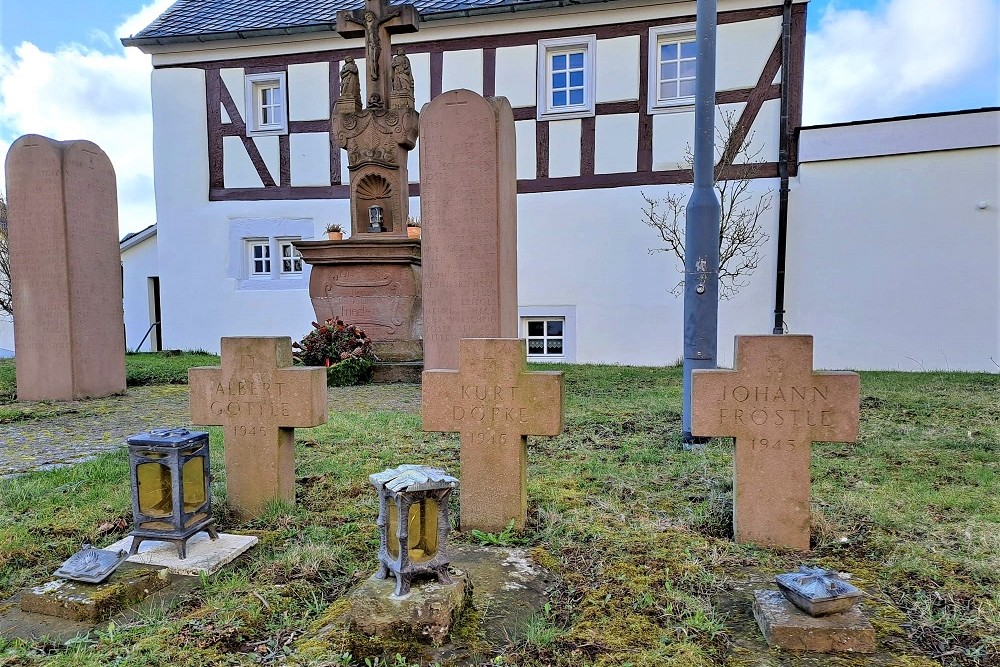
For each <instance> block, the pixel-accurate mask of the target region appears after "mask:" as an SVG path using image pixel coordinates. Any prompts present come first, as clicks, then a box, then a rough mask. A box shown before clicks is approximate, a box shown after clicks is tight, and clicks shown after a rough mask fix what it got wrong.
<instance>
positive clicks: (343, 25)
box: [337, 0, 419, 103]
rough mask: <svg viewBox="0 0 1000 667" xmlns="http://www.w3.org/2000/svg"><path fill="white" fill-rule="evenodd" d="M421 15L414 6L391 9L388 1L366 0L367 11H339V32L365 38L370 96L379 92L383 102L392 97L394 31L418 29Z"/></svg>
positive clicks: (343, 34)
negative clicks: (391, 57)
mask: <svg viewBox="0 0 1000 667" xmlns="http://www.w3.org/2000/svg"><path fill="white" fill-rule="evenodd" d="M418 20H419V17H418V15H417V10H416V9H414V7H413V5H396V6H394V7H392V8H391V9H390V7H389V3H388V2H386V0H365V8H364V9H363V10H361V9H356V10H353V11H350V10H341V11H339V12H337V32H339V33H340V34H341V35H342V36H344V37H348V38H350V37H364V38H365V69H366V70H367V76H368V98H369V99H373V97H374V95H375V94H377V95H379V99H380V100H382V102H383V103H387V102H388V100H389V93H390V92H391V91H390V88H389V85H390V77H388V76H381V74H382V73H383V72H388V71H389V60H390V56H391V49H390V47H391V42H390V38H389V35H390V34H394V33H404V32H416V31H417V29H418V28H417V21H418Z"/></svg>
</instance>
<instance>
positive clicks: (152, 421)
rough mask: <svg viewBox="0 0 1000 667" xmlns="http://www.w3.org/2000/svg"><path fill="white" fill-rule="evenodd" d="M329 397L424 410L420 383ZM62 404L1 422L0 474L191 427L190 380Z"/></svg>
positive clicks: (349, 405) (339, 390) (338, 391)
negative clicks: (148, 433)
mask: <svg viewBox="0 0 1000 667" xmlns="http://www.w3.org/2000/svg"><path fill="white" fill-rule="evenodd" d="M329 397H330V398H329V400H330V410H331V413H332V412H334V411H336V412H344V411H352V412H353V411H370V410H392V411H400V412H420V386H419V385H412V384H410V385H408V384H398V385H366V386H361V387H333V388H331V389H330V390H329ZM16 405H23V406H28V405H29V404H26V403H19V404H16ZM58 408H59V411H60V412H62V414H58V415H55V416H51V417H45V418H41V419H32V420H27V421H19V422H14V423H10V424H0V477H4V476H7V475H15V474H19V473H24V472H28V471H31V470H43V469H47V468H50V467H55V466H60V465H67V464H70V463H77V462H79V461H82V460H85V459H87V458H89V457H91V456H93V455H94V454H96V453H98V452H105V451H109V450H113V449H116V448H118V447H121V446H122V445H124V443H125V438H127V437H128V436H130V435H133V434H135V433H140V432H142V431H145V430H148V429H151V428H162V427H188V428H190V413H189V412H188V388H187V386H186V385H160V386H154V387H130V388H129V390H128V392H127V393H126V394H125V395H124V396H111V397H109V398H99V399H93V400H89V401H70V402H66V403H59V404H58Z"/></svg>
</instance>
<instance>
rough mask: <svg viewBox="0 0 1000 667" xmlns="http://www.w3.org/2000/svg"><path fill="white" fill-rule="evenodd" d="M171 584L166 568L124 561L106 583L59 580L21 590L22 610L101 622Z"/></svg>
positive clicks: (73, 619)
mask: <svg viewBox="0 0 1000 667" xmlns="http://www.w3.org/2000/svg"><path fill="white" fill-rule="evenodd" d="M169 583H170V577H169V573H168V572H167V570H166V568H163V567H155V566H150V565H140V564H138V563H129V562H125V563H122V564H121V565H120V566H119V567H118V569H117V570H115V571H114V572H113V573H112V575H111V576H110V577H109V578H108V580H107V581H105V582H104V583H103V584H84V583H81V582H78V581H67V580H66V579H56V580H54V581H50V582H48V583H46V584H42V585H41V586H35V587H34V588H28V589H25V590H24V591H22V592H21V605H20V606H21V610H22V611H27V612H32V613H35V614H43V615H45V616H56V617H58V618H65V619H68V620H71V621H81V622H84V623H99V622H100V621H103V620H105V619H108V618H111V617H112V616H114V615H115V614H117V613H119V612H120V611H122V609H125V608H126V607H129V606H131V605H134V604H136V603H137V602H140V601H142V600H144V599H145V598H146V597H148V596H149V595H150V594H151V593H154V592H155V591H158V590H160V589H161V588H164V587H165V586H167V584H169Z"/></svg>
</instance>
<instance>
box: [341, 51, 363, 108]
mask: <svg viewBox="0 0 1000 667" xmlns="http://www.w3.org/2000/svg"><path fill="white" fill-rule="evenodd" d="M340 96H341V97H344V98H351V99H360V98H361V81H360V80H359V79H358V66H357V64H355V62H354V58H352V57H351V56H347V57H346V58H344V66H343V67H341V68H340Z"/></svg>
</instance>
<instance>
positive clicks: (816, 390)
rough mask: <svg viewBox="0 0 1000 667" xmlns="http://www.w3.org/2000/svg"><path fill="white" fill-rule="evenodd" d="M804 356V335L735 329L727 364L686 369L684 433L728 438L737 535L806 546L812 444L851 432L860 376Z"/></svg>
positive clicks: (851, 436)
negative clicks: (731, 363) (818, 366)
mask: <svg viewBox="0 0 1000 667" xmlns="http://www.w3.org/2000/svg"><path fill="white" fill-rule="evenodd" d="M812 357H813V338H812V336H803V335H767V336H737V337H736V351H735V353H734V355H733V358H734V359H735V361H736V368H735V369H734V370H724V369H713V370H696V371H694V373H693V375H692V397H693V398H692V413H691V417H692V423H691V432H692V433H693V434H694V435H698V436H719V437H727V436H731V437H735V438H736V458H735V466H734V468H735V476H734V496H735V497H734V503H733V524H734V532H735V534H736V539H737V541H740V542H753V543H756V544H762V545H766V546H777V547H788V548H792V549H798V550H801V551H807V550H808V549H809V487H810V476H809V463H810V455H811V448H812V443H813V442H816V441H824V442H854V441H856V440H857V438H858V411H859V396H860V387H861V381H860V377H859V376H858V374H857V373H850V372H841V371H826V372H814V371H813V370H812Z"/></svg>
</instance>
